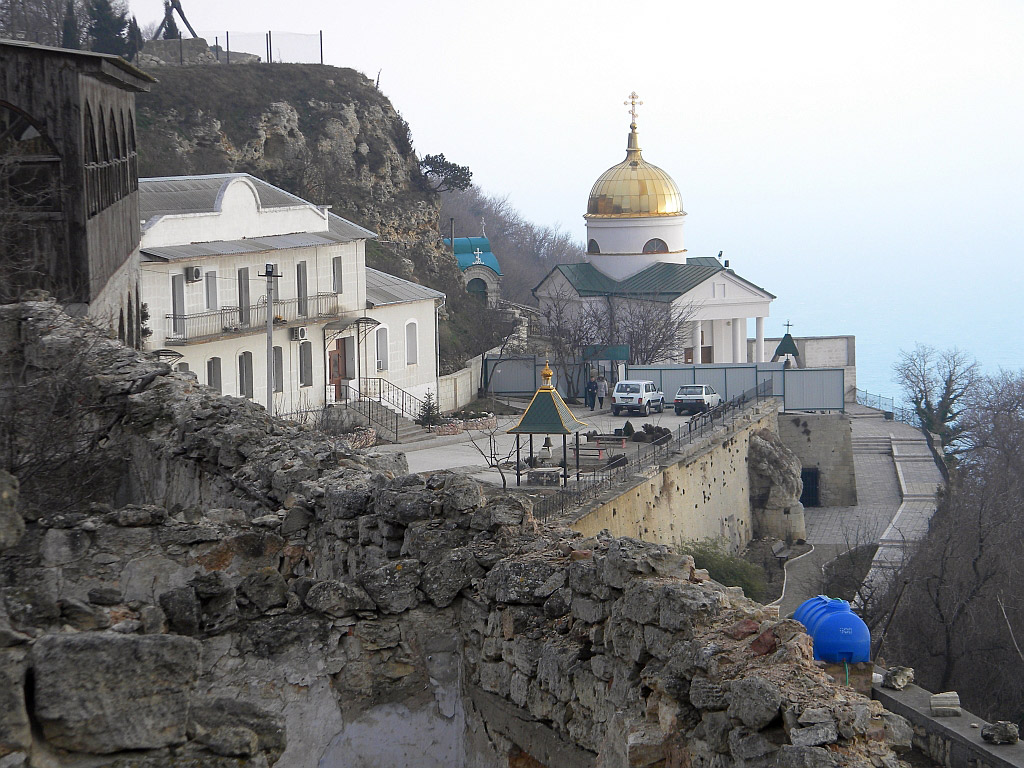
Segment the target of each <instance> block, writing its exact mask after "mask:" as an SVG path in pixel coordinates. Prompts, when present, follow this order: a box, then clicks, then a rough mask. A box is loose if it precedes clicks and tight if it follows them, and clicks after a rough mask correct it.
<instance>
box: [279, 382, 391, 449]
mask: <svg viewBox="0 0 1024 768" xmlns="http://www.w3.org/2000/svg"><path fill="white" fill-rule="evenodd" d="M326 395H327V396H326V405H324V406H322V407H321V408H309V409H304V410H296V411H291V412H289V413H282V414H278V415H279V416H281V418H284V419H291V420H292V421H297V422H299V423H300V424H313V425H315V426H320V425H321V424H329V422H330V409H331V408H345V409H348V410H351V411H354V412H356V413H358V414H360V415H361V416H362V417H363V418H365V419H366V421H367V423H369V424H370V426H372V427H374V428H376V430H377V434H378V436H380V437H381V438H382V439H384V440H388V441H389V442H392V443H394V442H398V424H399V416H398V414H397V413H395V412H394V411H393V410H391V409H390V408H388V407H386V406H384V405H381V404H380V403H378V402H376V401H374V400H369V399H367V398H365V397H360V396H359V392H358V390H356V389H355V387H350V386H349V385H348V384H339V385H337V389H335V387H334V385H331V386H330V387H328V388H327V391H326Z"/></svg>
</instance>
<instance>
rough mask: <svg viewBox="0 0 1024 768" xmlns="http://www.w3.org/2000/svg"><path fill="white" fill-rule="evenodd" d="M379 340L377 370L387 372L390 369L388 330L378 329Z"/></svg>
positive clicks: (377, 336) (377, 337)
mask: <svg viewBox="0 0 1024 768" xmlns="http://www.w3.org/2000/svg"><path fill="white" fill-rule="evenodd" d="M376 340H377V370H378V371H386V370H387V369H388V329H387V328H385V327H383V326H382V327H380V328H378V329H377V334H376Z"/></svg>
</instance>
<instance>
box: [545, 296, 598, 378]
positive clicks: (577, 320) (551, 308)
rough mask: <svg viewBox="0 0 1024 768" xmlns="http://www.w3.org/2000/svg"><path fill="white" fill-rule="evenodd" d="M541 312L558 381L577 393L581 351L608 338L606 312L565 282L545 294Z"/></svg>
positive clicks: (581, 376)
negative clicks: (579, 294)
mask: <svg viewBox="0 0 1024 768" xmlns="http://www.w3.org/2000/svg"><path fill="white" fill-rule="evenodd" d="M542 313H543V316H544V326H545V332H546V334H547V336H548V342H549V343H550V353H551V358H552V360H551V363H552V364H553V365H554V367H555V372H556V373H557V375H558V381H560V382H562V383H563V386H564V387H565V394H566V397H576V396H577V394H578V393H580V392H581V391H582V388H583V383H584V382H583V381H582V378H583V366H582V365H579V360H580V354H581V351H582V349H583V347H584V346H586V345H588V344H599V343H601V342H602V339H603V338H605V336H604V333H605V331H606V330H607V325H606V322H605V319H604V315H603V312H602V310H601V308H600V306H598V305H595V304H594V303H593V302H585V301H581V300H580V298H579V296H578V295H577V294H576V293H575V291H573V290H571V289H569V288H567V287H564V286H563V287H560V288H558V289H557V290H555V292H554V293H552V294H549V295H547V296H546V297H545V301H544V303H543V305H542Z"/></svg>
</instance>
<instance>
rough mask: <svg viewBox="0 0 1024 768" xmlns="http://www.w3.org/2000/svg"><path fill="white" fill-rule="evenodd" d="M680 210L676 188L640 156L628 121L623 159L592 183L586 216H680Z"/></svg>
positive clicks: (637, 140) (680, 196) (664, 175)
mask: <svg viewBox="0 0 1024 768" xmlns="http://www.w3.org/2000/svg"><path fill="white" fill-rule="evenodd" d="M683 213H684V211H683V196H682V195H681V194H680V193H679V187H677V186H676V183H675V182H674V181H672V177H671V176H669V175H668V174H667V173H665V172H664V171H663V170H661V168H659V167H658V166H656V165H651V164H650V163H648V162H646V161H645V160H644V159H643V157H642V156H641V154H640V141H639V139H638V137H637V134H636V123H630V125H629V143H628V144H627V145H626V159H625V160H623V161H622V162H621V163H619V164H618V165H613V166H612V167H611V168H609V169H608V170H607V171H605V172H604V173H602V174H601V176H600V177H599V178H598V180H597V181H596V182H594V187H593V188H592V189H591V190H590V200H589V201H588V202H587V213H586V216H585V218H588V219H589V218H634V217H640V216H680V215H682V214H683Z"/></svg>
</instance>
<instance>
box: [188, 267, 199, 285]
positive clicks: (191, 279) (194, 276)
mask: <svg viewBox="0 0 1024 768" xmlns="http://www.w3.org/2000/svg"><path fill="white" fill-rule="evenodd" d="M202 279H203V270H202V268H201V267H185V282H186V283H198V282H199V281H200V280H202Z"/></svg>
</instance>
